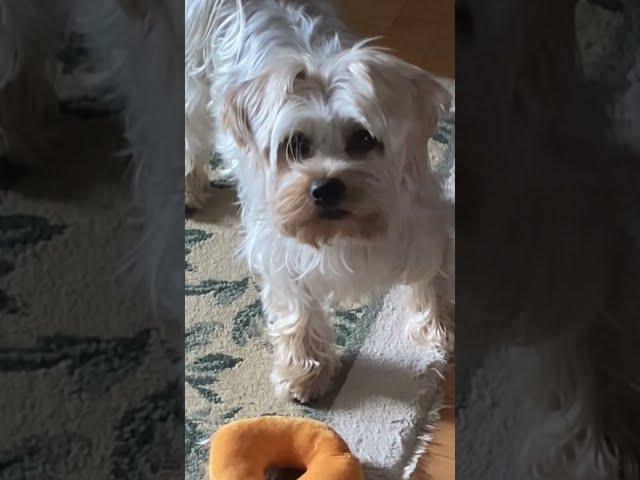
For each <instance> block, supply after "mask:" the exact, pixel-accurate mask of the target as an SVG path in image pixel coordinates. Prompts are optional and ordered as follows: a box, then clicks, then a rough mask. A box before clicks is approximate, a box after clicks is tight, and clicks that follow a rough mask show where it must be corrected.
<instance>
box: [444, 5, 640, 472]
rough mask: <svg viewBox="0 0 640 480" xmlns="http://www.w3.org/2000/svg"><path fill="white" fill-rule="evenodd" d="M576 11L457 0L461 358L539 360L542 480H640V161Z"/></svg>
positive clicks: (537, 455)
mask: <svg viewBox="0 0 640 480" xmlns="http://www.w3.org/2000/svg"><path fill="white" fill-rule="evenodd" d="M575 3H576V2H575V1H573V0H562V1H560V2H558V1H555V0H543V1H537V2H528V1H524V0H522V1H496V2H490V1H488V0H481V1H467V0H460V1H457V2H456V23H457V35H456V36H457V38H456V47H457V59H458V63H457V65H458V69H457V75H458V77H459V78H462V79H465V81H464V85H465V88H463V89H461V90H460V91H459V92H458V101H459V102H461V103H462V110H459V113H458V116H457V119H456V120H457V132H458V133H459V142H458V159H457V160H458V161H457V182H458V183H457V186H456V188H457V191H458V192H462V193H460V194H459V195H458V200H457V216H456V218H457V222H456V229H457V234H458V235H459V236H460V238H462V239H463V240H462V246H460V245H458V252H461V253H460V256H461V258H462V259H463V261H462V262H461V263H460V264H459V266H458V269H459V272H460V273H459V275H458V276H457V279H458V282H459V285H458V286H457V288H458V289H460V288H461V289H462V291H463V292H464V293H463V295H461V296H460V298H459V299H458V302H457V303H458V305H457V310H458V320H459V321H460V319H463V320H462V321H463V324H461V326H460V329H461V331H462V332H464V334H462V335H458V336H457V347H458V351H459V355H458V357H459V363H460V364H471V363H473V362H476V363H478V365H479V364H480V363H481V362H482V358H483V357H484V356H485V355H486V354H487V352H488V351H489V350H491V349H495V348H499V347H500V346H503V345H526V346H528V347H531V348H533V349H534V350H535V351H536V352H537V354H538V356H539V359H540V369H539V371H538V372H534V373H533V374H531V372H526V373H525V372H523V374H531V375H532V385H531V395H532V396H534V397H536V398H537V401H538V403H537V404H538V405H539V408H540V409H541V410H543V411H545V412H547V413H548V418H549V423H548V424H545V425H540V428H539V431H537V432H535V433H534V432H532V435H531V437H530V438H529V439H528V440H529V441H528V444H527V442H526V441H525V445H523V452H525V453H526V454H527V455H526V456H525V458H526V459H527V462H529V464H530V467H531V473H533V474H534V476H535V477H536V478H549V479H578V478H580V479H582V478H589V479H592V480H597V479H602V480H604V479H613V478H638V477H639V475H640V474H639V471H638V468H639V463H638V460H639V453H638V452H640V383H639V379H640V376H639V367H640V349H638V344H639V342H640V322H639V320H640V307H639V305H638V303H639V302H638V299H639V298H640V249H639V247H640V237H639V236H638V229H639V228H640V215H639V213H640V211H639V210H640V209H639V205H640V198H639V196H638V185H639V181H640V175H639V167H640V166H639V164H638V161H639V160H640V159H639V158H638V155H636V154H632V153H630V152H629V151H627V150H626V149H625V148H624V147H623V146H621V142H619V141H617V140H616V137H615V135H614V132H612V131H611V127H610V126H611V120H610V119H609V118H607V116H606V115H605V110H604V108H603V106H602V102H601V101H600V100H596V99H595V98H594V96H593V95H592V92H591V91H590V89H589V87H588V86H587V85H586V82H585V80H584V78H583V74H582V72H581V71H580V68H579V57H578V50H577V43H576V38H575V31H576V30H575V23H574V22H575ZM627 3H630V2H627ZM469 79H473V80H469ZM471 106H473V107H471ZM636 133H637V132H636ZM459 325H460V323H459ZM498 415H499V412H498ZM495 421H499V420H498V419H496V420H495ZM516 460H517V459H511V458H510V459H505V461H510V462H513V461H516Z"/></svg>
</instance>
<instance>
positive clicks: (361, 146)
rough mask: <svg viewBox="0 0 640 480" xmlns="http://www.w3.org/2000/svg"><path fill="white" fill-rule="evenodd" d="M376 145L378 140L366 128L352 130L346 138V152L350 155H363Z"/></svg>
mask: <svg viewBox="0 0 640 480" xmlns="http://www.w3.org/2000/svg"><path fill="white" fill-rule="evenodd" d="M377 146H378V140H376V138H375V137H373V136H372V135H371V134H370V133H369V132H368V131H367V130H365V129H361V130H356V131H355V132H353V133H352V134H351V135H350V136H349V138H348V139H347V147H346V151H347V154H348V155H349V156H351V157H355V156H360V155H365V154H367V153H369V152H370V151H371V150H373V149H374V148H376V147H377Z"/></svg>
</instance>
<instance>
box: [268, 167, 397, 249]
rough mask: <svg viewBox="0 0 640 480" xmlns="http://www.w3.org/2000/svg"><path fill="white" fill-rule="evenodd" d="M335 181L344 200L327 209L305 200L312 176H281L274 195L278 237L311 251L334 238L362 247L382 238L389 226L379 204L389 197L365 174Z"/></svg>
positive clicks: (383, 208) (309, 199)
mask: <svg viewBox="0 0 640 480" xmlns="http://www.w3.org/2000/svg"><path fill="white" fill-rule="evenodd" d="M339 178H340V179H341V180H342V181H343V182H344V183H345V184H346V186H347V195H346V198H345V200H344V201H343V202H341V203H340V204H339V205H338V206H336V207H335V208H329V209H328V208H320V207H318V206H317V205H315V204H314V202H313V200H311V198H310V196H309V191H310V188H311V184H312V183H313V181H314V179H315V177H314V176H313V175H307V174H304V173H300V172H294V171H290V172H288V173H286V174H284V175H283V176H282V177H281V179H280V184H279V187H278V189H277V191H276V194H275V211H276V221H277V223H278V230H279V231H280V233H282V234H283V235H285V236H287V237H292V238H295V239H297V241H299V242H300V243H303V244H307V245H310V246H313V247H315V248H319V247H320V246H321V245H326V244H329V243H331V241H332V240H333V239H337V238H342V239H349V240H352V241H355V242H357V243H364V244H366V243H371V242H374V241H375V240H376V239H379V238H380V237H383V236H384V235H385V233H386V232H387V230H388V226H389V225H388V214H387V212H386V208H385V206H384V204H383V202H384V199H385V198H388V197H389V193H388V192H384V191H383V189H382V188H381V185H380V182H379V181H378V180H377V179H376V178H375V177H374V176H373V175H370V174H367V173H365V172H346V173H342V174H341V175H340V177H339Z"/></svg>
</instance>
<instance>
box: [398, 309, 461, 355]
mask: <svg viewBox="0 0 640 480" xmlns="http://www.w3.org/2000/svg"><path fill="white" fill-rule="evenodd" d="M407 335H408V337H409V339H410V340H411V341H412V342H414V343H416V344H418V345H424V346H429V347H431V348H435V349H436V350H439V351H443V352H449V353H450V352H452V351H453V345H454V334H453V326H452V324H451V321H450V320H449V318H448V317H447V316H446V315H443V314H438V313H435V312H432V311H430V310H427V311H426V312H419V313H416V314H414V315H413V316H412V317H411V318H410V319H409V322H408V323H407Z"/></svg>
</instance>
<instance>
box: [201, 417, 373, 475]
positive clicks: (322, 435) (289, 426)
mask: <svg viewBox="0 0 640 480" xmlns="http://www.w3.org/2000/svg"><path fill="white" fill-rule="evenodd" d="M270 468H283V469H296V470H301V471H304V472H305V473H304V474H303V475H302V476H301V477H300V478H299V480H364V474H363V472H362V466H361V465H360V462H359V461H358V459H357V458H356V457H354V456H353V455H352V454H351V451H350V450H349V446H348V445H347V444H346V442H345V441H344V440H343V439H342V438H340V436H339V435H338V434H337V433H336V432H334V431H333V430H332V429H331V428H329V427H328V426H327V425H325V424H324V423H321V422H317V421H315V420H306V419H299V418H286V417H275V416H269V417H260V418H255V419H249V420H237V421H235V422H232V423H230V424H228V425H225V426H224V427H222V428H221V429H220V430H218V432H217V433H216V434H215V435H214V437H213V440H212V443H211V455H210V458H209V478H210V480H265V472H266V471H267V470H268V469H270Z"/></svg>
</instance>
